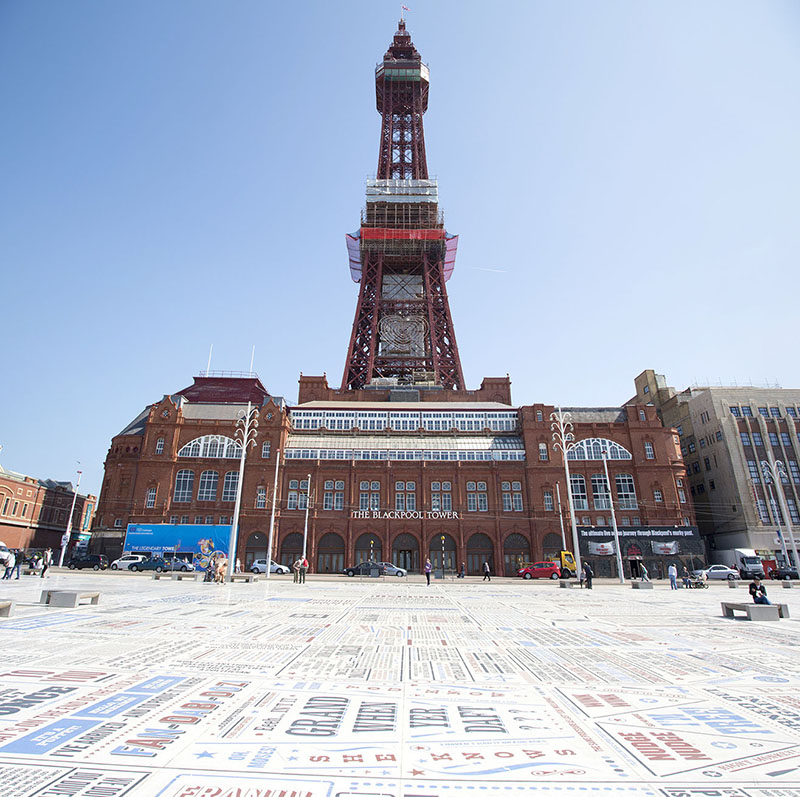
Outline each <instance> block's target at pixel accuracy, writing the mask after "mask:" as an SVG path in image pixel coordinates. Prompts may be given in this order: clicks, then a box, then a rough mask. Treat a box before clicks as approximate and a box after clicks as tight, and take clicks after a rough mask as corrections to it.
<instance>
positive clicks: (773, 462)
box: [761, 455, 800, 568]
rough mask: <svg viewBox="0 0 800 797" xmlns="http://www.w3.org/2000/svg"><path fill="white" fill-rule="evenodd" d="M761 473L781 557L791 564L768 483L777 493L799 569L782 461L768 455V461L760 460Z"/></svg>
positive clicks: (786, 477)
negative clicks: (784, 484) (774, 521)
mask: <svg viewBox="0 0 800 797" xmlns="http://www.w3.org/2000/svg"><path fill="white" fill-rule="evenodd" d="M761 472H762V473H763V474H764V481H765V482H766V485H767V489H768V490H769V502H770V505H771V506H772V511H773V513H774V514H775V515H776V517H775V520H776V522H777V524H778V536H779V537H780V538H781V543H782V545H783V555H784V556H785V557H786V563H787V564H792V563H791V562H789V555H788V551H787V550H786V543H785V542H784V538H783V535H782V534H781V524H780V517H779V516H778V513H777V512H775V499H774V498H773V497H772V485H771V483H770V482H772V483H774V484H775V492H776V493H778V504H779V505H780V510H781V514H782V515H783V519H784V522H785V523H786V531H787V535H786V536H787V537H788V538H789V542H790V543H791V544H792V553H793V554H794V566H795V567H796V568H798V567H800V559H798V557H797V545H796V544H795V541H794V532H793V531H792V524H791V518H790V517H789V509H788V507H787V506H786V497H785V496H784V494H783V480H784V479H786V481H787V482H788V481H789V478H788V476H787V475H786V466H785V465H784V464H783V461H782V460H780V459H773V458H772V456H771V455H770V458H769V461H767V460H766V459H762V460H761Z"/></svg>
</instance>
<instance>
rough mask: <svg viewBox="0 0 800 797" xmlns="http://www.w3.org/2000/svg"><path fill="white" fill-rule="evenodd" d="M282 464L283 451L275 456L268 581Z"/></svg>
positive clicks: (268, 550) (269, 569) (270, 514)
mask: <svg viewBox="0 0 800 797" xmlns="http://www.w3.org/2000/svg"><path fill="white" fill-rule="evenodd" d="M280 462H281V450H280V449H278V451H277V453H276V456H275V483H274V484H273V485H272V509H271V510H270V513H269V538H268V540H267V579H269V576H270V573H271V572H272V542H273V539H274V537H275V504H276V503H277V502H278V466H279V465H280Z"/></svg>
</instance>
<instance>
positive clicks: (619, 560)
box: [602, 448, 625, 584]
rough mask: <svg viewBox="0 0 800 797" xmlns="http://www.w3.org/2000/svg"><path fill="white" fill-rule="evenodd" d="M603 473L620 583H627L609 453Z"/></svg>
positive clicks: (606, 452) (604, 452)
mask: <svg viewBox="0 0 800 797" xmlns="http://www.w3.org/2000/svg"><path fill="white" fill-rule="evenodd" d="M602 455H603V471H604V472H605V474H606V490H607V491H608V505H609V507H610V508H611V525H612V526H613V527H614V547H615V548H616V549H617V569H618V570H619V583H620V584H624V583H625V573H624V572H623V570H622V551H620V549H619V529H618V528H617V515H616V513H615V512H614V496H613V495H612V494H611V480H610V479H609V478H608V451H607V450H606V449H605V448H604V449H603V452H602Z"/></svg>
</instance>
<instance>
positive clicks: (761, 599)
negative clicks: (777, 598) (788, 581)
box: [749, 576, 772, 606]
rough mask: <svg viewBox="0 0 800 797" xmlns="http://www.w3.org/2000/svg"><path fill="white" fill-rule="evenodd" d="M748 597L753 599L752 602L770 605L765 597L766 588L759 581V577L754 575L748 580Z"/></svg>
mask: <svg viewBox="0 0 800 797" xmlns="http://www.w3.org/2000/svg"><path fill="white" fill-rule="evenodd" d="M749 589H750V597H751V598H752V599H753V603H763V604H765V605H767V606H772V603H771V602H770V600H769V598H768V597H767V589H766V587H765V586H764V585H763V584H762V583H761V579H760V578H759V577H758V576H756V577H755V578H754V579H753V580H752V581H751V582H750V588H749Z"/></svg>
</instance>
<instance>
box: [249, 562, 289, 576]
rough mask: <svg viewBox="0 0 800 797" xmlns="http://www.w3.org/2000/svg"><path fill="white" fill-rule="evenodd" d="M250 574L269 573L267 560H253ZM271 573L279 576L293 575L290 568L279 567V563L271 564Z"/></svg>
mask: <svg viewBox="0 0 800 797" xmlns="http://www.w3.org/2000/svg"><path fill="white" fill-rule="evenodd" d="M250 572H251V573H266V572H267V560H266V559H254V560H253V564H251V565H250ZM269 572H270V573H277V574H278V575H279V576H285V575H286V574H287V573H291V572H292V571H291V570H290V569H289V568H288V567H286V565H279V564H278V563H277V562H270V565H269Z"/></svg>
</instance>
